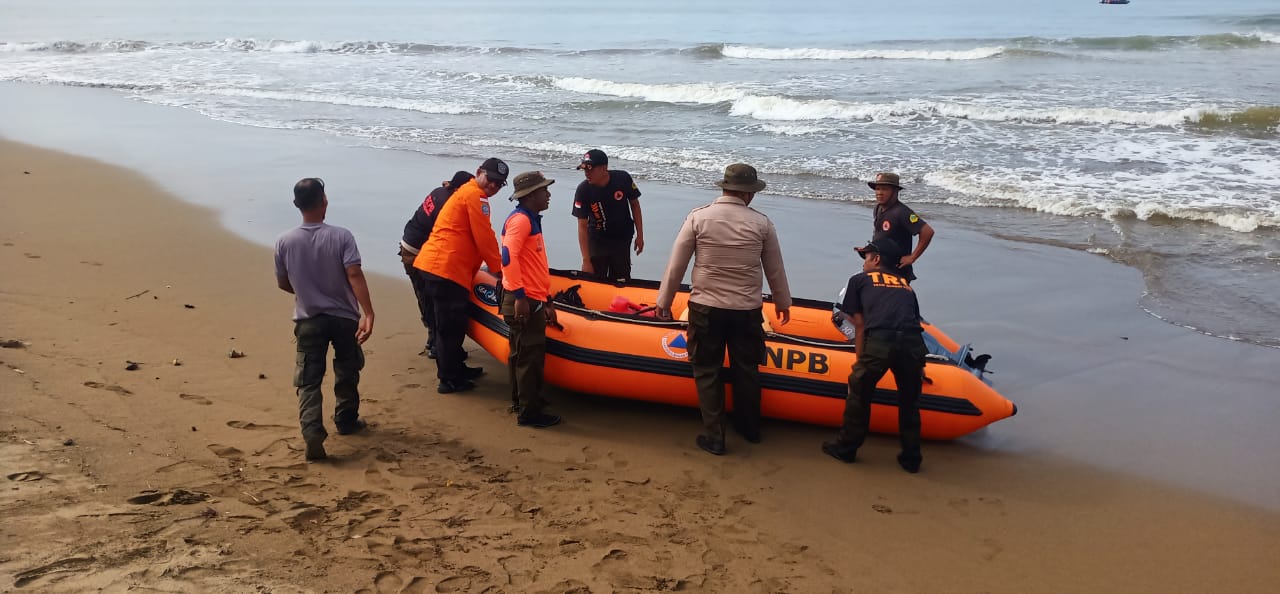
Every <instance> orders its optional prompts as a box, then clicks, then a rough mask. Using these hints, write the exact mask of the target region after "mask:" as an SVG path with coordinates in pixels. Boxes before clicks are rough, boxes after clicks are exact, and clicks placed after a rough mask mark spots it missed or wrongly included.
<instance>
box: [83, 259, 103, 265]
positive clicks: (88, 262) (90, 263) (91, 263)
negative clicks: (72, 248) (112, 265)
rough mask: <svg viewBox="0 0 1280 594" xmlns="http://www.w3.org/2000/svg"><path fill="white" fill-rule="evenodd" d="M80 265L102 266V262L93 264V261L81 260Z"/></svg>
mask: <svg viewBox="0 0 1280 594" xmlns="http://www.w3.org/2000/svg"><path fill="white" fill-rule="evenodd" d="M80 263H81V264H88V265H89V266H102V262H95V261H93V260H81V261H80Z"/></svg>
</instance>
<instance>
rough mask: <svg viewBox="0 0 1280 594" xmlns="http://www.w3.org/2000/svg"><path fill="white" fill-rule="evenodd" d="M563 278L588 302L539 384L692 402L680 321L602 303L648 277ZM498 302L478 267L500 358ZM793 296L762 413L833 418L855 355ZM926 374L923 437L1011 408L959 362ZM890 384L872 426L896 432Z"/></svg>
mask: <svg viewBox="0 0 1280 594" xmlns="http://www.w3.org/2000/svg"><path fill="white" fill-rule="evenodd" d="M572 286H577V287H578V288H577V289H576V292H577V293H578V294H579V296H581V297H582V299H583V302H584V304H585V305H586V306H587V307H585V308H576V307H560V308H558V311H557V314H558V318H559V322H560V324H561V326H562V327H561V328H548V329H547V357H546V364H545V369H546V375H545V379H546V382H547V383H548V384H551V385H554V386H557V387H560V388H564V389H568V390H572V391H576V392H584V393H590V394H599V395H604V396H612V397H617V398H629V399H634V400H645V401H650V402H660V403H666V404H674V405H677V406H686V407H695V408H696V407H697V406H698V395H697V388H696V387H695V385H694V381H693V372H692V368H691V366H690V364H689V360H688V351H687V348H686V345H685V327H686V324H684V323H683V322H679V321H667V322H663V321H659V320H656V319H654V318H646V317H644V316H641V315H633V314H628V313H618V312H610V311H607V304H609V303H610V302H611V301H613V300H614V299H615V298H616V297H617V296H619V295H622V296H624V297H626V298H627V300H629V301H630V302H632V303H637V304H642V303H653V300H654V298H655V297H656V294H657V286H656V283H653V282H652V281H631V282H630V283H627V284H625V285H622V284H615V283H607V282H599V281H595V280H591V279H588V278H584V277H581V276H580V275H579V274H578V273H576V272H566V271H554V274H553V277H552V292H553V293H555V292H557V291H560V290H564V289H568V288H570V287H572ZM687 300H688V292H687V288H686V290H684V291H681V292H680V293H679V294H678V297H677V299H676V302H675V304H674V306H673V311H677V312H678V311H680V310H682V309H683V308H684V307H685V305H687ZM497 301H498V299H497V288H496V286H495V284H494V278H493V276H491V275H489V274H488V273H487V272H485V271H480V272H479V273H477V274H476V277H475V280H474V282H473V287H472V291H471V305H472V307H471V320H470V323H469V325H468V335H469V336H471V338H472V339H473V340H475V341H476V342H477V343H478V344H480V346H481V347H482V348H484V349H485V351H487V352H488V353H489V354H491V355H493V356H494V357H495V358H497V359H498V360H499V361H506V360H507V357H508V354H509V352H510V349H509V345H508V336H509V329H508V327H507V325H506V323H505V322H504V321H503V319H502V317H501V316H500V315H499V314H498V309H497ZM799 301H800V302H798V303H797V304H795V305H793V307H792V309H791V314H792V320H791V323H789V324H788V325H787V326H785V327H779V328H777V329H776V330H777V331H778V332H772V331H770V332H768V333H767V334H766V336H767V341H766V345H765V346H766V350H765V361H764V364H763V365H761V366H760V381H761V387H762V393H761V413H762V414H763V415H764V416H766V417H770V418H776V419H785V420H790V421H798V422H802V423H811V424H815V425H826V426H839V425H840V423H841V420H842V417H843V413H844V403H845V396H846V394H847V392H848V384H847V381H848V376H849V373H850V371H851V369H852V367H853V363H854V361H856V359H857V356H856V354H855V353H854V352H853V349H852V346H851V345H849V344H848V343H847V341H846V340H845V339H844V336H843V335H842V334H840V332H839V331H838V330H837V329H836V328H835V327H834V325H833V324H832V323H831V320H830V318H831V311H830V306H831V304H830V303H826V304H825V307H826V309H825V311H824V310H823V308H822V306H820V305H818V304H819V303H820V302H808V301H807V300H799ZM600 310H606V311H600ZM772 312H773V308H772V303H771V302H766V305H765V315H766V319H769V317H770V316H772ZM766 330H770V329H768V328H767V329H766ZM929 331H930V333H932V334H933V335H934V338H935V339H936V340H937V341H938V342H939V343H942V344H944V345H950V346H948V347H947V348H950V349H951V350H955V349H956V348H957V347H956V345H955V343H954V341H952V340H951V339H950V338H948V337H946V336H945V335H942V334H941V332H938V331H937V330H936V328H932V327H930V329H929ZM779 332H785V334H781V333H779ZM944 341H945V342H944ZM925 375H926V378H927V382H926V384H925V386H924V390H923V392H922V394H921V398H920V409H921V413H920V416H921V433H922V435H923V437H925V438H926V439H954V438H956V437H960V436H962V435H965V434H968V433H971V432H973V431H975V430H977V429H980V428H982V427H985V426H986V425H988V424H990V423H993V422H995V421H998V420H1000V419H1003V418H1006V417H1008V416H1011V415H1013V414H1014V413H1015V412H1016V410H1017V409H1016V407H1014V405H1013V403H1011V402H1009V401H1008V400H1007V399H1005V398H1004V397H1003V396H1001V395H1000V394H998V393H997V392H996V391H995V390H993V389H992V388H991V387H990V386H988V385H987V384H986V383H985V382H984V381H982V379H980V378H979V377H977V375H975V373H973V372H972V371H971V370H968V369H965V368H964V367H962V366H958V365H954V364H944V363H941V362H930V363H928V364H926V372H925ZM895 389H896V386H895V385H894V383H893V377H892V374H886V376H885V378H884V379H883V380H882V381H881V382H880V384H879V385H878V386H877V393H876V395H875V396H874V398H873V404H872V407H871V430H872V431H874V432H878V433H896V432H897V427H898V410H897V405H896V403H897V393H896V391H895ZM732 394H733V391H732V388H731V387H730V386H726V397H727V400H728V402H727V406H728V407H729V408H730V409H732Z"/></svg>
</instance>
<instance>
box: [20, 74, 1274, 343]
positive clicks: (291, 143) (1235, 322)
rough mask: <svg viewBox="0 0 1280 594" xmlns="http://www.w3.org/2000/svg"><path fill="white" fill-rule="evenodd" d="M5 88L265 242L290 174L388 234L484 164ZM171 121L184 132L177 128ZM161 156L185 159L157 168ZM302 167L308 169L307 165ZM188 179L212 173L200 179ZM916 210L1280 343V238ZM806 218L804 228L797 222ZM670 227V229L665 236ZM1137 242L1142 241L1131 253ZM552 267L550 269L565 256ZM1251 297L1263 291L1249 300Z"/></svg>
mask: <svg viewBox="0 0 1280 594" xmlns="http://www.w3.org/2000/svg"><path fill="white" fill-rule="evenodd" d="M0 97H4V98H5V99H6V101H12V102H13V104H14V107H15V109H16V110H18V111H20V112H22V113H25V114H27V115H28V118H27V119H23V120H16V121H7V122H4V123H0V136H8V137H11V138H15V139H19V140H23V141H26V142H30V143H33V144H37V145H40V146H44V147H46V148H51V149H55V150H63V151H68V152H72V153H75V154H81V155H85V156H89V157H93V158H99V159H104V160H107V161H109V162H112V163H114V164H116V165H120V166H123V167H129V168H132V169H135V170H138V171H142V172H144V173H146V174H147V175H150V176H152V177H153V178H155V179H156V180H157V181H159V182H160V183H161V184H162V185H163V186H164V187H165V188H166V189H168V190H169V191H171V192H174V193H175V194H178V195H180V196H181V197H182V198H183V199H184V200H186V201H188V202H192V203H195V204H201V205H205V206H213V207H215V208H217V209H219V212H220V218H221V220H222V222H223V224H224V225H226V226H227V227H228V228H230V229H232V230H233V231H235V232H236V233H237V234H239V235H242V236H244V237H246V238H248V239H250V240H251V241H253V242H255V243H259V244H264V245H269V244H270V243H271V242H272V241H274V237H275V229H276V227H278V226H279V224H280V223H281V222H282V221H281V220H280V215H279V212H278V210H277V209H274V208H273V207H269V206H267V205H271V204H274V202H273V201H272V196H274V194H271V193H268V194H265V195H264V194H263V190H264V188H272V187H275V186H276V185H278V184H279V182H278V179H279V178H280V177H281V176H283V177H290V176H292V177H294V178H299V177H305V176H315V175H320V176H321V177H325V179H326V180H327V181H330V182H334V183H336V184H337V185H336V186H335V190H337V191H342V192H346V193H347V194H348V195H349V196H350V195H358V196H359V197H361V198H362V200H368V202H367V203H366V204H362V205H361V208H360V209H358V210H352V209H351V206H347V207H345V208H347V209H348V210H347V211H345V212H342V213H340V214H342V215H343V216H344V217H346V218H347V219H348V220H351V221H352V223H351V226H352V227H353V231H356V232H357V234H358V235H359V234H361V233H362V232H364V233H366V234H369V235H374V234H381V235H386V234H388V233H389V230H390V226H393V225H400V224H402V221H401V220H400V219H399V215H396V216H392V217H391V219H394V220H390V219H388V215H387V213H400V212H402V211H403V212H404V213H407V212H408V211H409V210H410V208H411V206H412V204H411V202H412V200H413V199H412V197H411V196H412V195H413V194H425V193H426V191H428V190H429V189H430V188H432V187H435V185H437V184H439V182H440V180H443V179H447V178H449V177H450V176H451V175H452V172H453V171H454V170H456V169H459V168H462V169H468V170H470V169H473V168H474V166H475V162H477V161H478V160H479V159H475V158H470V157H458V156H456V155H455V154H452V153H451V151H454V150H455V149H456V150H457V151H462V152H460V153H458V154H468V151H469V152H470V153H475V152H476V151H477V150H478V149H477V147H455V146H442V147H436V148H435V150H433V147H420V146H416V145H407V144H397V143H390V144H387V145H385V146H377V147H374V146H369V142H366V141H365V140H361V139H359V138H348V137H339V136H333V135H330V134H326V133H323V132H318V131H313V130H295V129H268V128H256V127H252V126H245V125H241V124H235V123H228V122H222V121H217V120H213V119H210V118H209V117H207V116H205V115H203V114H201V113H199V112H195V111H191V110H188V109H184V108H179V107H167V106H163V105H157V104H153V103H148V102H145V101H136V100H132V99H129V98H128V97H127V94H125V93H121V92H119V91H116V90H112V89H94V88H72V87H61V86H56V85H55V86H38V85H30V84H24V83H16V82H12V83H0ZM88 129H94V130H96V131H97V134H85V133H83V132H82V131H83V130H88ZM171 130H179V131H181V132H180V133H178V134H172V133H171ZM508 161H509V163H511V165H512V167H513V168H514V169H516V170H517V171H520V170H525V169H544V170H545V171H546V172H547V173H548V175H549V177H552V178H553V179H554V178H557V177H558V178H560V181H566V182H570V183H574V184H576V182H577V181H580V177H579V176H577V175H574V174H575V173H576V172H574V171H572V170H570V169H569V166H568V165H566V166H564V167H548V166H543V167H539V166H537V165H533V164H529V163H524V162H521V161H520V160H519V159H508ZM158 163H166V164H168V163H173V164H174V165H176V166H170V165H166V166H157V164H158ZM250 163H252V164H257V163H269V164H276V165H279V166H280V168H279V169H276V170H275V171H272V170H270V169H267V168H262V167H249V168H246V167H245V165H246V164H250ZM304 163H306V164H310V166H307V167H305V168H304V167H300V165H301V164H304ZM326 175H328V177H326ZM188 177H195V178H198V179H202V180H210V181H212V182H213V183H206V184H196V185H193V184H191V183H189V181H188V179H187V178H188ZM570 183H565V184H561V185H560V186H559V187H560V188H561V189H560V191H559V193H558V197H556V198H553V203H552V211H551V213H549V214H550V216H548V217H547V218H546V223H547V224H548V225H550V227H551V228H550V229H549V238H551V239H552V240H553V241H554V238H557V237H561V236H565V237H571V236H572V235H573V234H574V233H575V232H576V231H575V230H574V229H573V228H571V225H569V224H568V223H569V221H570V217H568V216H567V214H564V213H562V212H561V210H562V209H561V208H560V207H566V208H564V209H563V210H564V211H565V212H567V202H565V201H566V200H568V198H569V197H570V196H571V194H572V188H573V186H572V185H570ZM406 189H408V191H407V192H406ZM642 189H643V190H644V191H645V196H646V198H644V200H643V201H644V202H645V204H647V205H649V206H650V209H647V210H646V214H647V215H649V216H650V217H652V218H653V219H654V220H652V221H650V224H649V225H648V227H649V228H650V229H651V230H657V231H658V232H659V233H658V235H659V237H658V238H657V239H659V240H664V239H666V236H664V235H661V232H662V231H668V230H671V229H675V228H678V227H679V224H680V222H681V220H682V217H683V215H684V213H686V212H687V211H688V210H689V209H690V208H692V207H694V206H696V205H698V204H701V203H702V202H705V201H706V196H707V195H708V192H711V191H712V188H711V186H710V182H709V181H708V183H707V187H706V189H702V188H697V187H693V186H687V185H678V184H672V183H665V182H655V181H645V182H644V183H643V185H642ZM767 197H769V198H772V197H771V196H767ZM655 200H662V201H666V202H667V203H666V204H662V205H661V206H662V207H663V208H667V209H669V212H657V213H655V212H654V210H653V209H652V207H653V206H655V205H658V203H657V202H655ZM557 201H559V202H557ZM499 202H500V201H499ZM908 202H910V200H909V199H908ZM783 203H789V204H783ZM917 206H918V207H919V208H921V209H922V210H925V211H933V212H934V215H933V216H932V217H931V218H930V220H931V221H932V222H933V224H934V226H935V228H940V230H942V231H944V237H956V236H957V235H970V234H972V235H978V236H981V237H984V238H986V239H987V240H989V241H988V243H990V242H992V241H997V242H998V241H1009V242H1013V243H1015V244H1016V243H1033V244H1040V245H1046V246H1055V247H1059V248H1065V249H1071V250H1074V251H1080V252H1083V253H1091V254H1100V255H1101V256H1102V257H1103V258H1105V259H1107V260H1108V261H1111V262H1115V263H1118V264H1120V265H1123V266H1126V267H1130V268H1132V269H1134V270H1138V271H1140V272H1141V273H1142V275H1143V278H1142V287H1141V289H1140V291H1139V293H1137V294H1135V298H1134V301H1135V303H1136V304H1137V305H1138V307H1141V308H1143V309H1145V310H1148V311H1150V312H1151V313H1152V314H1154V317H1155V319H1157V320H1161V321H1162V322H1165V323H1168V324H1171V325H1173V326H1176V327H1179V328H1182V329H1188V330H1191V331H1193V332H1200V333H1206V334H1208V335H1210V336H1214V337H1218V338H1223V339H1226V340H1232V341H1236V342H1246V343H1248V344H1251V345H1257V346H1263V347H1268V348H1273V349H1280V334H1277V332H1278V331H1280V329H1276V328H1266V327H1265V326H1263V327H1259V326H1258V321H1259V320H1264V321H1265V320H1268V319H1270V318H1271V317H1273V316H1270V315H1269V313H1268V312H1270V311H1271V310H1272V309H1274V308H1273V305H1277V304H1274V303H1272V301H1271V299H1272V298H1271V296H1270V295H1272V294H1280V284H1275V287H1274V288H1275V290H1269V289H1268V287H1267V284H1268V281H1267V279H1268V278H1269V276H1268V274H1269V271H1273V270H1274V262H1273V260H1274V259H1273V258H1271V259H1268V258H1267V257H1263V259H1262V260H1260V261H1258V260H1257V257H1262V256H1258V254H1263V256H1268V255H1273V251H1274V249H1275V248H1280V243H1276V240H1277V239H1280V235H1276V236H1274V237H1272V236H1271V235H1269V234H1263V235H1261V236H1258V237H1255V238H1254V241H1252V242H1251V245H1252V247H1251V248H1250V249H1249V250H1247V253H1241V254H1237V256H1239V258H1244V260H1240V259H1239V258H1228V260H1230V262H1229V264H1230V265H1224V264H1223V263H1222V261H1221V258H1219V257H1218V256H1213V257H1211V258H1209V261H1207V262H1202V261H1196V262H1189V261H1186V259H1185V258H1183V257H1181V256H1177V255H1176V254H1175V252H1177V249H1176V248H1174V247H1173V246H1174V245H1175V244H1180V242H1181V241H1182V240H1181V239H1179V238H1182V237H1183V236H1184V235H1185V236H1187V237H1186V238H1184V239H1187V241H1189V242H1191V243H1190V245H1201V244H1206V243H1207V244H1212V245H1213V246H1219V247H1221V246H1220V245H1219V244H1221V243H1222V242H1227V243H1228V244H1229V243H1231V242H1233V241H1236V240H1241V241H1244V240H1247V239H1248V238H1244V237H1237V236H1238V235H1239V234H1237V233H1235V232H1228V231H1224V230H1221V229H1217V230H1215V229H1210V228H1204V227H1202V226H1201V225H1197V224H1194V223H1188V225H1189V226H1187V227H1185V228H1181V231H1179V232H1178V233H1175V234H1174V235H1173V236H1171V237H1165V236H1164V234H1165V233H1166V232H1167V230H1166V229H1164V226H1163V225H1160V224H1148V223H1146V222H1142V221H1137V220H1117V221H1105V220H1094V219H1089V218H1079V219H1076V218H1067V219H1064V220H1059V219H1060V218H1061V217H1058V218H1054V217H1053V216H1051V215H1039V214H1036V213H1034V212H1021V211H1019V210H1017V209H1011V210H1010V209H999V208H995V209H987V208H979V209H973V208H960V207H954V206H949V205H946V204H935V203H920V204H918V205H917ZM762 208H764V209H766V211H768V212H769V213H770V214H771V215H775V214H788V215H790V216H792V217H794V220H792V221H790V222H791V223H792V225H790V227H792V228H793V230H792V231H790V232H789V233H784V238H783V239H784V248H785V247H787V246H788V245H795V246H796V247H797V248H798V249H799V251H800V252H801V253H803V254H804V255H805V256H808V257H812V258H820V259H822V260H823V261H825V262H827V263H828V265H829V266H830V265H831V264H832V263H839V264H844V263H845V262H847V260H848V257H849V254H850V252H849V250H848V249H847V248H849V246H851V245H853V244H855V243H860V242H859V241H856V240H857V239H860V238H861V239H865V237H864V235H865V231H866V229H868V228H869V225H870V223H869V221H870V212H871V211H870V208H869V207H868V205H866V204H862V203H858V202H846V201H835V200H817V199H808V198H796V197H785V198H783V199H782V200H776V201H773V200H770V201H769V203H767V205H765V206H763V207H762ZM775 209H777V210H775ZM405 216H407V214H406V215H405ZM775 218H777V217H776V216H775ZM389 221H390V222H389ZM1019 221H1021V222H1019ZM786 222H787V221H782V220H779V226H780V231H787V227H788V225H785V224H783V223H786ZM864 223H865V224H866V226H864V225H863V224H864ZM993 223H994V224H993ZM805 227H812V228H811V229H810V228H805ZM800 228H804V231H798V230H797V229H800ZM397 231H398V229H397ZM1029 233H1030V234H1029ZM1036 233H1040V234H1038V235H1037V234H1036ZM672 234H673V231H672V233H668V234H667V235H672ZM650 235H651V237H650V238H649V239H650V241H649V244H650V245H651V246H652V248H651V250H650V252H651V253H653V254H654V255H655V256H658V257H657V258H656V259H647V258H639V259H637V262H636V266H637V268H636V274H637V276H642V277H650V278H657V277H658V276H659V275H661V273H662V269H661V268H662V264H664V263H665V260H663V258H664V257H665V254H660V253H657V252H656V249H661V247H662V243H661V241H655V240H654V239H655V238H654V237H653V235H654V233H653V232H652V231H651V233H650ZM832 237H835V238H839V239H837V242H838V243H839V245H838V246H832V245H830V244H831V243H832V242H831V240H830V238H832ZM846 244H847V245H846ZM1253 244H1256V245H1253ZM1223 245H1225V244H1223ZM1133 246H1138V247H1137V248H1136V249H1135V248H1134V247H1133ZM1142 246H1146V247H1142ZM1268 246H1273V247H1272V248H1268ZM548 247H549V248H551V252H552V254H555V253H558V252H560V251H564V250H557V249H556V248H565V249H574V248H576V244H573V243H572V242H567V243H563V244H562V245H559V246H557V245H549V246H548ZM653 248H656V249H653ZM1215 249H1216V248H1215ZM1268 250H1272V251H1268ZM788 251H794V250H788ZM1264 252H1265V254H1264ZM937 253H938V250H937V249H934V250H933V251H932V252H930V254H929V255H928V256H927V257H926V258H924V259H923V261H922V266H925V267H926V268H925V270H924V272H927V273H928V274H927V275H922V277H923V278H924V281H923V282H926V283H927V282H929V280H930V279H932V278H935V277H936V274H937V273H938V272H941V273H942V274H949V275H950V276H949V278H947V281H948V284H940V285H938V287H946V289H947V290H950V289H951V284H950V282H951V281H952V280H953V279H955V278H958V276H957V275H954V274H950V271H947V270H940V268H941V267H942V266H962V267H970V268H971V267H973V266H974V261H975V260H976V258H970V259H968V260H963V259H958V260H954V261H953V262H947V263H940V264H937V265H935V263H934V260H935V258H936V255H937ZM1170 254H1174V255H1173V256H1170ZM1255 256H1256V257H1255ZM1224 257H1225V256H1224ZM564 263H568V261H566V262H564ZM574 263H576V261H575V262H574ZM1215 263H1216V264H1215ZM552 264H553V266H554V265H555V264H556V262H553V263H552ZM374 265H375V268H374V269H375V270H380V271H382V272H385V273H389V274H393V275H394V274H397V272H398V271H397V269H396V268H395V267H394V265H389V264H386V263H384V262H382V260H378V261H377V262H375V263H374ZM1239 266H1244V268H1239ZM793 276H794V275H793ZM810 276H811V277H810ZM810 276H802V278H799V279H796V280H797V281H798V282H799V283H800V286H799V288H800V289H801V290H802V291H803V292H804V294H806V295H807V296H811V297H814V298H833V295H834V293H835V291H837V290H838V288H839V286H841V285H842V284H841V283H840V282H838V279H835V278H832V276H833V275H825V276H823V278H822V279H821V280H819V279H818V278H817V277H816V275H810ZM834 276H839V275H838V274H837V275H834ZM1249 279H1253V280H1249ZM806 282H807V283H808V284H807V285H806V284H805V283H806ZM1242 283H1243V284H1242ZM923 288H924V289H925V290H926V291H928V290H930V289H931V287H928V286H925V287H923ZM1223 291H1226V293H1223ZM1209 294H1216V295H1219V296H1220V298H1221V299H1220V300H1215V301H1213V302H1212V304H1211V306H1206V305H1207V304H1206V302H1205V298H1204V297H1203V296H1204V295H1209ZM1250 295H1254V296H1255V297H1257V298H1256V299H1255V298H1250V297H1249V296H1250ZM935 315H936V314H935ZM1241 339H1243V340H1241Z"/></svg>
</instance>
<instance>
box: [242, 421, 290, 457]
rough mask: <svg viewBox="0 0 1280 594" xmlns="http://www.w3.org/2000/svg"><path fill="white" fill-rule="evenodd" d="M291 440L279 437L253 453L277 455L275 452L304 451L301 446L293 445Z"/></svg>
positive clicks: (257, 454)
mask: <svg viewBox="0 0 1280 594" xmlns="http://www.w3.org/2000/svg"><path fill="white" fill-rule="evenodd" d="M273 427H274V425H273ZM289 441H290V440H289V439H277V440H275V441H273V442H271V443H269V444H267V447H265V448H262V449H260V450H258V451H256V452H254V453H253V455H255V456H262V455H264V454H270V455H275V454H285V453H292V452H300V451H302V450H301V449H300V448H295V447H293V445H291V444H290V443H289Z"/></svg>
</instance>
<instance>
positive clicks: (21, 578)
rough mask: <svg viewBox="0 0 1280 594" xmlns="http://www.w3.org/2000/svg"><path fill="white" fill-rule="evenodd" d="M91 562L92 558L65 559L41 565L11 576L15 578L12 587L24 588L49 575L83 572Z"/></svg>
mask: <svg viewBox="0 0 1280 594" xmlns="http://www.w3.org/2000/svg"><path fill="white" fill-rule="evenodd" d="M93 562H94V558H93V557H68V558H66V559H59V560H57V561H54V562H53V563H49V564H47V565H41V566H40V567H35V568H32V569H28V570H26V571H19V572H18V573H15V574H13V577H14V578H16V579H14V580H13V587H15V588H22V587H25V586H27V585H28V584H30V583H32V582H34V581H36V580H38V579H40V578H42V577H44V576H46V575H49V574H51V573H69V572H80V571H84V570H86V569H88V568H89V566H90V565H92V564H93Z"/></svg>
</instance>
